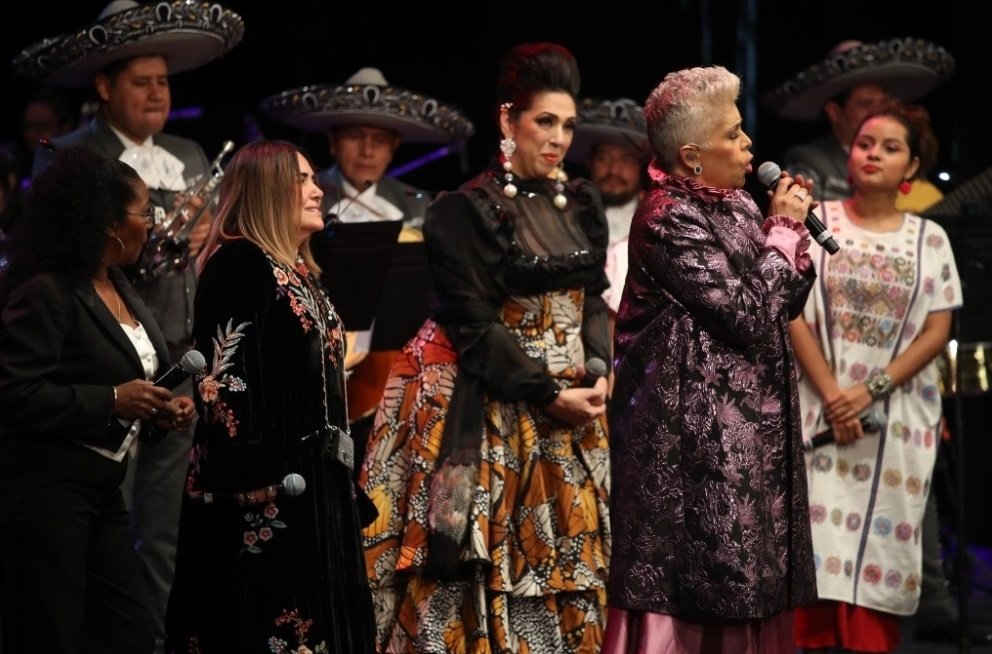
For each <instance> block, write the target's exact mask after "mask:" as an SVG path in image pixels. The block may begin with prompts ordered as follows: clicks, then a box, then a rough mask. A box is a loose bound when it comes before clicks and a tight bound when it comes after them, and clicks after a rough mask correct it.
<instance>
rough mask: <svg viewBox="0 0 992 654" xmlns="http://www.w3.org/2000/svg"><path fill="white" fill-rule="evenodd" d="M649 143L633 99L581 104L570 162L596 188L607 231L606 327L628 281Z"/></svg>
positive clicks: (587, 100)
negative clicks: (629, 246) (630, 236)
mask: <svg viewBox="0 0 992 654" xmlns="http://www.w3.org/2000/svg"><path fill="white" fill-rule="evenodd" d="M647 152H648V142H647V135H646V131H645V125H644V110H643V109H642V108H641V107H640V105H638V104H637V103H635V102H634V101H633V100H628V99H626V98H620V99H619V100H599V99H593V98H586V99H584V100H582V101H581V102H580V103H579V121H578V124H577V125H576V128H575V139H574V140H573V141H572V147H571V148H570V149H569V151H568V158H569V159H570V160H574V161H577V162H583V163H585V165H586V168H587V170H588V172H589V179H590V180H592V182H593V183H595V184H596V186H598V187H599V192H600V194H601V195H602V198H603V204H604V205H605V208H606V220H607V223H609V226H610V246H609V249H608V250H607V252H606V275H607V277H609V279H610V288H608V289H607V290H606V292H605V293H604V294H603V297H604V299H605V300H606V303H607V305H608V306H609V308H610V326H611V331H612V326H613V319H614V317H615V316H616V312H617V308H618V307H619V306H620V295H621V294H622V293H623V282H624V279H625V278H626V277H627V234H628V233H629V232H630V221H631V220H632V219H633V217H634V212H635V211H636V210H637V205H638V203H639V202H640V200H641V195H642V194H643V193H644V182H643V180H644V174H645V172H644V169H645V164H646V163H647V158H648V155H647Z"/></svg>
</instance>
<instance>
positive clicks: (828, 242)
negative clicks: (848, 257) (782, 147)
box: [758, 161, 840, 254]
mask: <svg viewBox="0 0 992 654" xmlns="http://www.w3.org/2000/svg"><path fill="white" fill-rule="evenodd" d="M781 177H782V169H781V168H779V167H778V164H777V163H775V162H774V161H766V162H765V163H763V164H761V165H760V166H758V181H760V182H761V183H762V184H764V185H765V186H767V187H768V188H771V189H774V188H775V185H776V184H778V180H779V179H781ZM806 229H808V230H809V233H810V235H811V236H812V237H813V240H815V241H816V242H817V243H819V244H820V246H821V247H822V248H823V249H824V250H826V251H827V253H828V254H836V253H837V251H838V250H840V246H838V245H837V241H835V240H834V235H833V234H831V233H830V230H829V229H827V227H826V225H824V224H823V223H822V222H820V219H819V218H817V217H816V216H815V215H814V214H813V212H812V211H809V212H807V213H806Z"/></svg>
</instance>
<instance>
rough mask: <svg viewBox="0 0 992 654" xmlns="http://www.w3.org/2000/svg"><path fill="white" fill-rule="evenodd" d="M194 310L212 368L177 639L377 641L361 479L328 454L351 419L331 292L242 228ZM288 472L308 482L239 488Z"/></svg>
mask: <svg viewBox="0 0 992 654" xmlns="http://www.w3.org/2000/svg"><path fill="white" fill-rule="evenodd" d="M195 313H196V324H194V328H193V337H194V339H195V343H196V347H197V349H198V350H199V351H200V352H201V353H203V355H204V357H205V358H206V359H207V361H208V362H209V367H208V369H207V371H205V373H204V374H202V375H201V376H200V377H199V378H198V379H197V380H196V384H195V390H196V394H195V395H196V397H195V399H196V401H197V404H198V409H199V411H200V416H201V420H200V422H199V424H198V425H197V427H196V432H195V434H194V437H193V447H192V448H191V453H190V467H189V472H188V474H187V479H186V495H187V498H186V500H185V501H184V504H183V510H182V517H181V524H180V535H179V550H178V554H177V565H176V579H175V583H174V585H173V590H172V596H171V599H170V607H169V616H168V619H167V626H166V634H167V643H168V645H167V646H168V648H169V649H168V651H175V652H184V653H185V652H189V653H191V654H193V653H196V654H226V652H239V654H272V653H275V654H283V653H285V654H306V653H309V654H321V653H323V654H329V653H331V652H335V653H337V652H349V653H356V654H372V652H373V651H374V649H373V644H372V643H373V640H372V633H373V628H374V627H373V609H372V605H371V597H370V595H369V591H368V585H367V581H366V578H367V575H366V571H365V565H364V561H363V557H362V551H361V543H360V538H359V530H360V528H361V524H360V518H359V515H358V511H357V504H356V501H357V498H358V497H360V493H359V491H358V490H357V489H356V488H355V482H354V478H353V476H352V474H351V472H350V471H349V470H348V469H347V468H345V467H344V466H343V465H341V464H340V463H338V462H337V461H335V460H332V459H329V458H327V457H326V456H325V454H324V453H325V449H326V447H325V440H326V439H325V438H323V436H322V434H324V433H325V432H326V431H327V430H326V427H327V426H334V427H337V428H341V429H343V428H344V427H345V426H346V425H347V417H346V409H345V403H344V373H343V370H342V367H341V363H342V362H343V360H344V338H343V334H344V331H343V328H342V326H341V324H340V321H339V319H338V316H337V314H336V312H335V311H334V308H333V306H332V305H331V304H330V301H329V300H328V298H327V296H326V294H325V292H324V291H323V289H322V288H321V287H320V284H319V282H318V281H317V279H316V278H315V277H314V276H313V274H312V273H310V272H309V271H307V270H306V268H305V267H304V266H303V264H302V261H298V262H297V263H296V265H285V264H281V263H278V262H276V261H275V260H274V259H273V258H272V257H270V256H268V255H267V254H266V253H264V252H263V251H262V250H261V249H260V248H258V247H257V246H255V245H254V244H252V243H250V242H248V241H246V240H237V241H231V242H228V243H225V244H224V245H223V246H221V248H219V249H218V250H217V251H216V252H215V253H214V254H213V255H212V256H211V258H210V261H208V263H207V265H206V266H205V268H204V270H203V273H202V274H201V277H200V288H199V291H198V294H197V304H196V309H195ZM290 473H293V474H298V475H299V476H301V477H302V478H303V479H304V480H305V489H304V490H303V491H302V492H300V493H299V494H295V495H292V496H289V495H287V494H284V493H279V494H278V495H277V496H276V497H275V498H274V499H273V500H272V501H270V502H268V503H266V504H260V505H251V506H240V505H238V504H237V503H236V502H234V501H232V500H231V499H230V498H231V497H234V496H235V495H236V494H237V493H249V492H251V491H254V490H257V489H261V488H266V487H268V486H274V485H277V484H279V483H280V482H281V481H282V480H283V479H284V478H285V477H286V475H288V474H290ZM207 494H212V495H213V496H212V497H208V496H207ZM208 499H209V500H211V501H209V502H208V501H207V500H208Z"/></svg>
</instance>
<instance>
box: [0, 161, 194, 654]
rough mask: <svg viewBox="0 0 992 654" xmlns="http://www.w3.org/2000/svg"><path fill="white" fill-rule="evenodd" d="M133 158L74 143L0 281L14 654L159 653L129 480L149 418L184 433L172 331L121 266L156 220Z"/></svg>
mask: <svg viewBox="0 0 992 654" xmlns="http://www.w3.org/2000/svg"><path fill="white" fill-rule="evenodd" d="M153 217H154V213H153V212H152V211H151V210H150V209H149V205H148V189H147V187H146V186H145V184H144V183H143V182H142V181H141V178H140V177H138V175H137V173H135V171H134V170H133V169H132V168H130V167H129V166H127V165H126V164H123V163H121V162H119V161H113V160H109V159H105V158H103V157H102V156H100V155H98V154H95V153H92V152H90V151H88V150H83V149H79V148H69V149H65V150H61V151H59V152H58V154H57V155H56V158H55V161H54V163H53V165H52V166H51V167H50V168H49V169H48V170H47V171H46V172H45V173H44V174H42V175H41V176H39V177H38V178H37V179H36V180H35V182H34V185H33V188H32V194H31V198H30V204H29V214H28V216H27V217H26V219H25V220H24V221H22V223H21V226H20V227H19V229H20V232H19V233H17V234H15V240H14V243H13V248H12V251H11V259H10V261H9V263H8V264H7V265H6V267H5V269H4V270H3V277H2V280H0V308H2V314H0V548H2V549H0V553H2V559H0V561H2V563H0V572H2V577H0V589H2V591H0V597H2V600H0V601H2V611H3V644H4V650H5V651H8V652H26V651H43V652H83V651H87V652H89V651H100V652H128V653H134V652H146V651H147V652H150V651H151V649H152V643H153V636H152V628H151V623H150V617H149V615H148V613H147V609H146V606H145V599H144V597H143V596H142V591H141V586H140V585H139V579H138V575H139V572H138V566H137V559H136V555H135V553H134V547H133V537H132V534H131V530H130V527H129V524H128V515H127V512H126V510H125V507H124V500H123V496H122V494H121V491H120V488H119V486H120V483H121V481H122V480H123V479H124V473H125V471H126V468H127V461H128V450H129V448H130V444H131V443H132V442H133V440H134V439H135V438H136V437H137V434H138V432H139V431H140V430H141V429H142V425H145V427H146V428H158V429H175V428H179V429H185V428H188V427H189V425H190V424H191V422H192V418H193V411H194V408H193V405H192V401H191V400H190V399H189V398H172V397H171V393H170V392H169V391H168V390H166V389H163V388H158V387H156V386H154V385H153V384H152V383H151V382H150V381H147V380H148V379H150V378H154V377H155V376H157V375H158V374H160V373H161V371H163V370H165V368H166V367H167V366H168V365H169V360H168V358H169V355H168V350H167V348H166V344H165V340H164V338H163V337H162V334H161V332H160V331H159V329H158V327H157V326H156V325H155V322H154V320H153V319H152V317H151V315H150V313H149V312H148V309H147V308H146V307H145V305H144V304H143V303H142V302H141V300H140V299H139V298H138V296H137V294H135V292H134V290H133V289H132V288H131V286H130V284H128V282H127V280H126V278H125V277H124V275H123V273H121V271H120V270H118V268H117V266H122V265H132V264H134V263H135V262H136V261H137V260H138V257H139V256H140V254H141V250H142V248H143V246H144V244H145V242H146V240H147V237H148V230H149V228H150V227H151V225H152V224H153Z"/></svg>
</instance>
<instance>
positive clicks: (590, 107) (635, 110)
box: [566, 98, 648, 162]
mask: <svg viewBox="0 0 992 654" xmlns="http://www.w3.org/2000/svg"><path fill="white" fill-rule="evenodd" d="M577 114H578V118H579V120H578V121H577V122H576V124H575V136H574V137H573V139H572V147H570V148H569V149H568V154H567V155H566V158H567V159H568V160H569V161H580V162H582V161H585V160H586V158H587V157H588V156H589V150H590V149H591V148H592V147H593V146H594V145H599V144H601V143H610V144H613V145H624V146H627V147H630V148H634V149H635V150H638V151H639V152H643V153H644V155H645V156H647V153H648V134H647V127H646V124H645V122H644V108H643V107H641V106H640V105H639V104H637V103H636V102H634V101H633V100H628V99H627V98H620V99H618V100H602V99H598V98H585V99H584V100H581V101H580V102H579V106H578V109H577Z"/></svg>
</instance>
